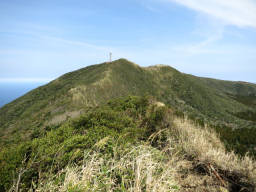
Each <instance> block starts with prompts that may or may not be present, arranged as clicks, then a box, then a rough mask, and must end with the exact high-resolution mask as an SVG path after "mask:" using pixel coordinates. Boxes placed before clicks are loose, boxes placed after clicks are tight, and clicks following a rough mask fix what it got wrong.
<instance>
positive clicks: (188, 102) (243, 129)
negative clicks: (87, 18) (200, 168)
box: [0, 59, 256, 153]
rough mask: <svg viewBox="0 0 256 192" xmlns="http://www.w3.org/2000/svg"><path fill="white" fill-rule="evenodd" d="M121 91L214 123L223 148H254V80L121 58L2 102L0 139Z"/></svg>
mask: <svg viewBox="0 0 256 192" xmlns="http://www.w3.org/2000/svg"><path fill="white" fill-rule="evenodd" d="M127 95H137V96H145V95H151V96H154V97H155V98H156V99H157V100H158V101H161V102H164V103H165V104H166V105H168V106H171V107H172V108H173V109H174V110H175V111H176V113H177V114H180V115H184V114H186V115H187V116H189V118H191V119H193V120H196V121H197V122H199V123H201V124H203V123H205V122H207V123H208V124H211V125H212V126H214V127H215V128H216V130H217V131H218V132H219V133H220V134H221V138H222V140H223V141H225V142H226V144H227V146H228V147H230V148H232V147H235V149H236V150H237V151H239V152H241V153H245V152H246V151H247V150H251V151H252V152H253V151H254V146H255V145H256V143H255V142H256V141H255V136H256V126H255V124H256V110H255V104H256V85H254V84H249V83H243V82H229V81H220V80H214V79H207V78H200V77H195V76H192V75H187V74H183V73H181V72H179V71H177V70H175V69H173V68H171V67H169V66H163V65H158V66H152V67H145V68H144V67H140V66H138V65H136V64H134V63H132V62H129V61H127V60H125V59H119V60H117V61H114V62H111V63H103V64H99V65H92V66H89V67H86V68H83V69H80V70H77V71H74V72H71V73H67V74H65V75H63V76H61V77H59V78H58V79H56V80H54V81H52V82H50V83H49V84H47V85H45V86H42V87H39V88H37V89H35V90H33V91H31V92H29V93H28V94H26V95H24V96H23V97H20V98H19V99H17V100H15V101H13V102H11V103H9V104H7V105H5V106H4V107H2V108H1V109H0V132H1V138H0V143H1V145H5V146H7V145H9V144H13V143H19V142H21V141H26V140H29V139H31V138H35V137H38V134H39V133H40V132H42V131H43V130H45V131H47V129H48V128H49V127H50V126H52V125H58V124H59V123H61V122H63V121H65V120H67V119H69V118H73V117H76V116H79V115H80V114H83V113H85V112H86V111H87V110H89V108H90V107H94V106H97V105H101V104H103V103H104V102H105V101H106V100H109V99H112V98H118V97H120V96H127ZM232 130H233V131H232ZM244 137H245V138H246V139H245V138H244ZM231 144H232V145H231Z"/></svg>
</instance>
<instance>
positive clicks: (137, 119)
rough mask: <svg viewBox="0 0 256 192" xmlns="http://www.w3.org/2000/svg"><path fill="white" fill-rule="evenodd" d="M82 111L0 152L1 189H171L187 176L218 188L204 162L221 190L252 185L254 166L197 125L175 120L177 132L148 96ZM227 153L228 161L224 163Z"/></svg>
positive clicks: (180, 185)
mask: <svg viewBox="0 0 256 192" xmlns="http://www.w3.org/2000/svg"><path fill="white" fill-rule="evenodd" d="M86 111H87V112H86V113H85V114H83V115H81V116H80V117H77V118H75V119H72V120H71V119H70V120H67V121H65V122H63V123H61V124H59V125H58V126H49V127H48V128H47V130H37V131H35V132H34V133H33V134H32V135H33V137H32V139H31V140H30V141H26V142H24V143H21V144H18V145H13V146H12V147H11V148H8V149H7V148H5V149H4V150H2V151H1V152H0V191H7V190H9V189H10V190H11V191H15V190H21V191H29V190H30V191H33V190H38V191H69V192H75V191H76V192H83V191H91V190H93V191H128V190H132V191H154V190H155V191H177V190H179V189H181V190H182V189H183V188H187V187H188V186H187V185H188V184H187V183H186V182H189V183H190V184H191V185H192V186H193V185H195V186H196V187H197V188H198V189H201V190H202V191H205V189H209V186H210V185H212V187H211V189H214V190H215V189H216V191H218V190H220V186H221V183H219V182H218V180H217V181H216V179H214V177H209V176H208V174H209V173H208V171H207V168H206V167H205V168H204V166H206V165H207V163H209V162H211V164H212V165H213V166H216V168H218V169H219V170H220V174H223V178H225V177H227V181H225V182H227V183H229V184H228V185H227V186H226V187H227V188H228V187H229V188H230V189H233V188H241V187H240V186H242V187H244V188H245V189H246V190H245V191H251V189H252V188H253V185H254V183H253V181H252V178H251V177H254V176H250V175H254V172H255V171H256V170H255V168H253V167H254V165H252V166H249V168H247V167H246V166H248V165H250V163H251V161H248V159H247V160H246V163H243V161H241V163H239V162H240V160H238V159H236V157H233V156H232V154H231V155H230V156H227V153H226V152H225V151H222V150H223V149H222V148H223V147H222V145H221V144H220V143H219V141H218V139H217V137H216V136H214V135H213V134H212V133H210V132H209V133H208V132H207V130H204V129H203V128H199V130H197V129H198V128H193V125H188V126H189V127H186V124H184V125H183V124H182V125H181V126H180V128H181V130H179V129H180V128H179V124H177V125H175V121H174V118H175V116H174V114H173V111H172V110H171V109H170V108H168V107H166V106H164V105H163V104H162V103H159V102H156V101H155V100H154V99H153V98H152V97H135V96H129V97H125V98H120V99H115V100H111V101H109V102H107V104H104V105H102V106H100V107H93V108H90V109H86ZM182 127H183V128H182ZM200 129H202V130H200ZM189 131H190V133H189ZM187 132H188V133H187ZM187 137H188V138H187ZM190 137H191V138H190ZM194 137H196V138H197V139H195V138H194ZM206 141H207V142H206ZM209 141H211V142H212V143H213V144H211V143H208V142H209ZM195 142H196V143H195ZM197 142H198V145H197ZM214 147H216V149H215V148H214ZM205 150H207V153H209V151H212V150H213V151H214V150H217V151H218V152H212V153H209V154H207V153H206V152H205ZM216 154H219V155H220V157H218V156H216ZM209 155H210V156H209ZM208 156H209V157H208ZM226 156H227V157H226ZM206 157H207V158H209V160H207V159H206V160H205V158H206ZM226 158H228V159H231V158H232V162H229V164H227V165H225V164H224V163H223V162H226ZM215 159H216V160H215ZM220 159H221V160H220ZM222 159H223V160H222ZM184 161H186V162H184ZM198 161H201V162H200V163H198ZM219 161H220V162H219ZM183 164H184V165H183ZM188 164H192V165H193V166H192V168H191V167H186V166H188ZM198 164H199V165H200V166H203V167H202V168H201V169H205V173H204V176H203V175H202V173H201V171H199V170H198V169H199V168H198V166H199V165H198ZM181 165H182V166H181ZM180 166H181V167H180ZM184 166H185V167H186V168H184ZM251 168H252V170H251ZM175 175H176V177H177V175H179V177H180V178H183V177H184V176H186V175H187V176H186V177H193V178H194V179H193V180H196V178H197V177H199V176H200V177H202V178H205V179H204V180H205V181H204V182H205V183H204V184H203V185H202V184H195V183H194V184H192V183H193V182H194V181H193V182H192V181H190V180H188V181H186V182H185V183H184V181H183V180H184V179H183V180H181V181H179V179H178V178H176V177H175ZM230 178H231V181H230ZM233 178H234V179H235V180H233ZM149 179H150V180H149ZM178 181H179V182H178ZM195 186H194V187H195ZM192 190H196V189H192ZM222 190H223V189H222Z"/></svg>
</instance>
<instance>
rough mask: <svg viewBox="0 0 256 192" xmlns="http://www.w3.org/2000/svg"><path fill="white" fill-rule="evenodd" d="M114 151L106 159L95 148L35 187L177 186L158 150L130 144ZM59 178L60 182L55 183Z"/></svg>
mask: <svg viewBox="0 0 256 192" xmlns="http://www.w3.org/2000/svg"><path fill="white" fill-rule="evenodd" d="M103 140H104V139H103ZM104 141H105V140H104ZM100 142H101V141H100ZM103 143H104V142H103ZM116 154H117V155H116V156H113V157H111V158H109V157H108V156H107V157H106V156H104V155H102V154H101V153H100V152H99V151H97V150H96V151H88V153H87V154H86V155H85V157H84V163H83V165H82V166H68V167H66V168H65V169H64V170H62V171H61V172H60V173H59V174H57V176H56V175H55V176H53V177H52V178H50V179H49V181H47V182H46V185H45V184H42V185H41V186H40V187H39V188H38V189H37V190H38V191H81V192H82V191H177V190H178V189H179V187H178V185H177V184H176V183H175V181H174V176H173V172H174V170H173V169H171V167H170V166H169V163H168V161H166V158H165V157H164V154H163V153H162V152H161V151H159V150H156V149H154V148H152V147H150V146H147V145H140V146H136V147H134V146H131V147H130V148H126V149H125V150H124V151H119V149H116ZM120 155H121V156H120ZM61 179H62V182H59V183H56V181H58V180H61Z"/></svg>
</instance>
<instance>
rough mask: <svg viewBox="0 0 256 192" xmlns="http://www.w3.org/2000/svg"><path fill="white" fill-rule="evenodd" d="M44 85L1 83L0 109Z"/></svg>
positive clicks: (36, 83) (37, 83)
mask: <svg viewBox="0 0 256 192" xmlns="http://www.w3.org/2000/svg"><path fill="white" fill-rule="evenodd" d="M44 84H45V83H42V82H33V83H32V82H0V107H3V106H4V105H5V104H7V103H10V102H11V101H13V100H15V99H17V98H18V97H20V96H22V95H24V94H26V93H27V92H29V91H31V90H33V89H35V88H37V87H39V86H41V85H44Z"/></svg>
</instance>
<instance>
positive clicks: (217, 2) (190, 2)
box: [167, 0, 256, 28]
mask: <svg viewBox="0 0 256 192" xmlns="http://www.w3.org/2000/svg"><path fill="white" fill-rule="evenodd" d="M167 1H171V2H176V3H178V4H181V5H183V6H186V7H188V8H190V9H193V10H195V11H199V12H202V13H205V14H208V15H210V16H212V17H215V18H217V19H219V20H221V21H223V22H224V23H225V24H229V25H234V26H238V27H255V28H256V1H255V0H167Z"/></svg>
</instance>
